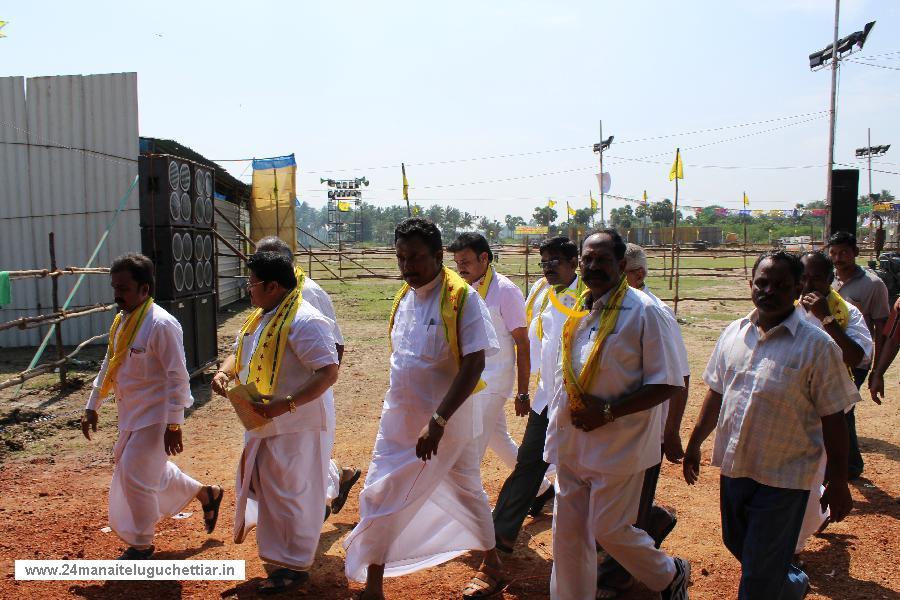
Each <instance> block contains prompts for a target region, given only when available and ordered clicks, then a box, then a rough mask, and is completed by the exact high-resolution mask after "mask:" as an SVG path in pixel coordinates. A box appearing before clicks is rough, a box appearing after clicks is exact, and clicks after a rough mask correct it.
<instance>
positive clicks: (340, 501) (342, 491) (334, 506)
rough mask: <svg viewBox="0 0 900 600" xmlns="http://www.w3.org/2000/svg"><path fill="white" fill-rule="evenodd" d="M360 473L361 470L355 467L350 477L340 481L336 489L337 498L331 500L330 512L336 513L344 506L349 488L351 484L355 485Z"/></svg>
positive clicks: (351, 486)
mask: <svg viewBox="0 0 900 600" xmlns="http://www.w3.org/2000/svg"><path fill="white" fill-rule="evenodd" d="M360 475H362V471H360V470H359V469H355V470H354V471H353V475H352V476H351V477H350V479H347V480H346V481H342V482H341V485H340V488H339V489H338V495H337V498H335V499H334V500H332V501H331V514H333V515H336V514H338V513H339V512H341V509H342V508H344V504H345V503H346V502H347V497H348V496H349V495H350V490H351V489H353V486H354V485H356V482H357V481H359V477H360ZM326 518H327V517H326Z"/></svg>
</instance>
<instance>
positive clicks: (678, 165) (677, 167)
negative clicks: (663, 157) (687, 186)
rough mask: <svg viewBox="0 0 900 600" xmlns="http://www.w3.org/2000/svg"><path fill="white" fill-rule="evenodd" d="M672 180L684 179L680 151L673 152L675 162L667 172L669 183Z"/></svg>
mask: <svg viewBox="0 0 900 600" xmlns="http://www.w3.org/2000/svg"><path fill="white" fill-rule="evenodd" d="M673 179H684V163H682V162H681V150H676V151H675V162H674V163H673V164H672V169H671V170H670V171H669V181H672V180H673Z"/></svg>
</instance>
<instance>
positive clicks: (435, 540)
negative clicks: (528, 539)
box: [344, 402, 494, 582]
mask: <svg viewBox="0 0 900 600" xmlns="http://www.w3.org/2000/svg"><path fill="white" fill-rule="evenodd" d="M471 411H472V408H471V402H466V403H465V404H464V405H463V406H462V407H460V408H459V410H458V411H457V412H456V414H454V416H453V418H451V419H450V420H449V422H448V424H447V428H446V431H445V433H444V436H443V438H442V439H441V442H440V445H439V446H438V451H437V454H436V455H434V456H433V457H432V458H431V460H429V461H427V462H422V460H421V459H419V458H416V441H417V440H418V437H419V433H420V432H421V431H422V428H423V427H425V425H426V424H427V423H428V421H429V419H430V418H431V411H424V410H418V409H415V408H412V407H408V406H404V407H393V408H389V407H385V409H384V411H383V412H382V415H381V426H380V428H379V431H378V437H377V439H376V441H375V449H374V451H373V457H372V463H371V464H370V465H369V472H368V475H367V477H366V485H365V488H364V489H363V491H362V493H361V494H360V496H359V512H360V520H359V524H358V525H357V526H356V527H355V528H354V529H353V531H352V532H351V533H350V535H349V536H347V538H346V539H345V540H344V548H345V550H346V559H345V560H346V563H345V569H346V575H347V578H348V579H350V580H352V581H358V582H364V581H365V580H366V574H367V572H368V567H369V565H382V564H383V565H385V571H384V574H385V576H386V577H396V576H400V575H405V574H407V573H412V572H415V571H418V570H420V569H425V568H428V567H432V566H435V565H438V564H441V563H443V562H446V561H448V560H451V559H452V558H454V557H456V556H459V555H460V554H462V553H464V552H467V551H470V550H488V549H490V548H493V547H494V524H493V521H492V520H491V507H490V504H489V503H488V497H487V494H485V492H484V488H483V487H482V485H481V472H480V459H481V457H480V454H479V451H478V446H477V444H475V443H473V439H472V416H473V415H472V412H471Z"/></svg>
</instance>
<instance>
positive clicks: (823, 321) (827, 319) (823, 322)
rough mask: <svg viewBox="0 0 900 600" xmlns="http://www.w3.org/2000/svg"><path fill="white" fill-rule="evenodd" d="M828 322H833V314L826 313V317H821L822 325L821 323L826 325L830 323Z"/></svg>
mask: <svg viewBox="0 0 900 600" xmlns="http://www.w3.org/2000/svg"><path fill="white" fill-rule="evenodd" d="M830 323H834V315H828V316H827V317H825V318H824V319H822V325H823V326H825V325H828V324H830Z"/></svg>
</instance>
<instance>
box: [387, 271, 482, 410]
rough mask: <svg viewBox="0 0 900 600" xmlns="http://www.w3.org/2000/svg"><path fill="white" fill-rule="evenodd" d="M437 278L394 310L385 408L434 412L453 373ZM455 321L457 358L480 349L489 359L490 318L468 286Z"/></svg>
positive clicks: (408, 295)
mask: <svg viewBox="0 0 900 600" xmlns="http://www.w3.org/2000/svg"><path fill="white" fill-rule="evenodd" d="M443 278H444V275H443V273H440V274H439V275H438V276H437V277H435V278H434V279H433V280H431V282H430V283H428V284H426V285H424V286H422V287H420V288H419V289H410V290H409V291H408V292H407V293H406V295H405V296H404V297H403V299H402V300H400V304H399V305H398V306H397V312H396V314H395V315H394V327H393V329H391V345H392V347H393V351H392V352H391V374H390V387H389V388H388V391H387V394H386V395H385V399H384V403H385V407H386V408H394V407H404V406H411V407H414V408H415V409H416V410H417V411H420V412H423V411H424V412H431V411H434V410H435V409H437V407H438V406H439V405H440V403H441V401H442V400H443V399H444V395H445V394H446V393H447V390H448V389H450V384H451V383H453V380H454V379H455V378H456V375H457V373H458V372H459V365H458V364H457V363H456V359H455V358H454V356H453V353H452V352H451V350H450V345H449V344H448V343H447V336H446V334H445V333H444V324H443V321H442V319H441V314H440V286H441V282H442V281H443ZM458 318H459V342H460V348H461V350H462V352H461V356H466V355H468V354H472V353H473V352H478V351H479V350H484V355H485V357H489V356H492V355H493V354H495V353H496V352H497V351H498V350H499V344H498V343H497V336H496V335H495V333H494V327H493V325H492V324H491V314H490V312H488V309H487V306H485V304H484V300H482V299H481V296H479V295H478V292H477V291H475V290H474V289H473V288H472V286H469V295H468V298H467V299H466V302H465V304H464V305H463V310H462V314H461V315H459V317H458Z"/></svg>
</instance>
